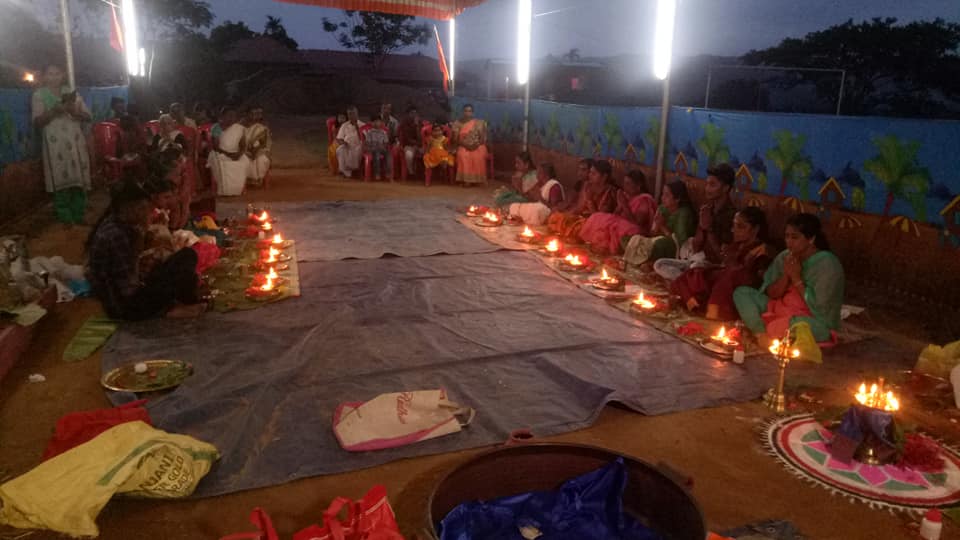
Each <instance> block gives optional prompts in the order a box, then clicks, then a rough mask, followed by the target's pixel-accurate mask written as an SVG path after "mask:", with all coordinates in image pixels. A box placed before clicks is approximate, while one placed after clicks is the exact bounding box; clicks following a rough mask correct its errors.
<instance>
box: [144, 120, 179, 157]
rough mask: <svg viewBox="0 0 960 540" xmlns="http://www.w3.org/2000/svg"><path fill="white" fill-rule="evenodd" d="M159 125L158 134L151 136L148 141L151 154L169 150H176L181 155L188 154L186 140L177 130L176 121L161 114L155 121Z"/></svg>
mask: <svg viewBox="0 0 960 540" xmlns="http://www.w3.org/2000/svg"><path fill="white" fill-rule="evenodd" d="M157 122H158V123H159V125H160V133H157V134H156V135H154V136H153V139H152V140H151V141H150V151H151V152H163V151H165V150H168V149H170V148H176V149H177V150H179V151H180V153H181V154H183V155H186V154H187V153H188V151H189V150H188V148H187V138H186V137H184V136H183V133H181V132H180V130H179V129H177V121H176V120H174V118H173V116H171V115H169V114H161V115H160V118H159V119H158V120H157Z"/></svg>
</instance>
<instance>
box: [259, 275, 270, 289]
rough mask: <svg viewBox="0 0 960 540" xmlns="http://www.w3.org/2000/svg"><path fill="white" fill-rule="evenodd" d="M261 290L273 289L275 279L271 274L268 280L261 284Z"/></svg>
mask: <svg viewBox="0 0 960 540" xmlns="http://www.w3.org/2000/svg"><path fill="white" fill-rule="evenodd" d="M260 290H261V291H264V292H266V291H272V290H273V280H272V279H271V278H270V276H267V282H266V283H264V284H263V285H261V286H260Z"/></svg>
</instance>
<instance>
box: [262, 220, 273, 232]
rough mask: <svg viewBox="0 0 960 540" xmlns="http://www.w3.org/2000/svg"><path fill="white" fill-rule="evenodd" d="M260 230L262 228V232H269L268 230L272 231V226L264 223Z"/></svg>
mask: <svg viewBox="0 0 960 540" xmlns="http://www.w3.org/2000/svg"><path fill="white" fill-rule="evenodd" d="M261 228H262V229H263V230H265V231H269V230H271V229H273V225H271V224H270V222H267V223H264V224H263V225H262V226H261Z"/></svg>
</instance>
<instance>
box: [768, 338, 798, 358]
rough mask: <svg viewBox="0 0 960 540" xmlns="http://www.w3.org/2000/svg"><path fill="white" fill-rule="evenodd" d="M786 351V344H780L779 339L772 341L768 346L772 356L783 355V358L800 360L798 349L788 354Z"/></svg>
mask: <svg viewBox="0 0 960 540" xmlns="http://www.w3.org/2000/svg"><path fill="white" fill-rule="evenodd" d="M786 349H787V347H786V344H781V343H780V340H779V339H775V340H773V343H771V344H770V347H769V349H768V350H769V351H770V353H771V354H773V355H774V356H780V355H783V356H784V357H786V356H788V355H789V356H790V357H791V358H800V350H799V349H793V350H791V351H789V352H788V351H787V350H786Z"/></svg>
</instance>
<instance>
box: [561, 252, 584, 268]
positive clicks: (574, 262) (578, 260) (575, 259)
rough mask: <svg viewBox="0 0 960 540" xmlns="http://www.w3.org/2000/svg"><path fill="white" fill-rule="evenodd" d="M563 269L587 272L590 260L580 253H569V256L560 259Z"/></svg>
mask: <svg viewBox="0 0 960 540" xmlns="http://www.w3.org/2000/svg"><path fill="white" fill-rule="evenodd" d="M560 264H561V266H563V269H564V270H566V271H568V272H586V271H588V270H590V267H591V265H590V261H589V260H588V259H586V257H581V256H580V255H579V254H574V253H567V256H566V257H564V258H563V259H562V260H561V261H560Z"/></svg>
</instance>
